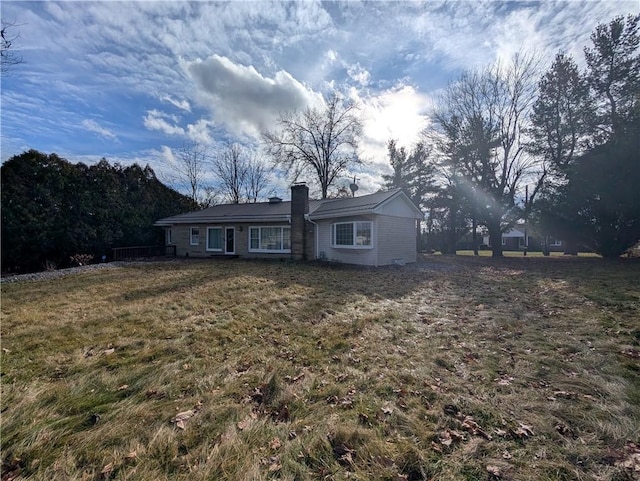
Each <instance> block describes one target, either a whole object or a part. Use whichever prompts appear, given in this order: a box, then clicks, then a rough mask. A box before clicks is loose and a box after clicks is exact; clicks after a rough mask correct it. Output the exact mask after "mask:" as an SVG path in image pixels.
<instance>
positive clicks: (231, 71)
mask: <svg viewBox="0 0 640 481" xmlns="http://www.w3.org/2000/svg"><path fill="white" fill-rule="evenodd" d="M184 68H185V70H186V72H187V73H188V75H189V76H190V78H191V79H192V80H193V82H194V84H195V86H196V88H197V90H198V95H197V98H198V99H199V102H200V103H201V104H202V105H204V106H206V107H208V108H209V109H211V111H212V113H213V116H214V118H215V120H216V121H217V122H218V123H221V124H224V125H225V126H227V127H228V128H229V129H230V130H231V131H233V132H234V133H235V134H237V135H242V134H244V135H248V136H252V137H258V136H259V134H260V132H262V131H264V130H267V129H271V128H273V127H274V122H275V120H276V119H277V117H278V116H279V115H280V114H282V113H285V112H289V111H295V110H301V109H304V108H305V107H307V106H309V105H317V104H318V103H319V102H321V101H322V97H321V95H320V94H318V93H315V92H313V91H312V90H310V89H309V88H307V87H306V86H305V85H303V84H302V83H300V82H299V81H297V80H296V79H295V78H293V77H292V76H291V75H290V74H289V73H288V72H286V71H284V70H279V71H278V72H276V73H275V75H274V76H273V78H269V77H265V76H263V75H261V74H260V73H259V72H258V71H257V70H256V69H255V68H254V67H253V66H248V67H247V66H244V65H240V64H237V63H234V62H233V61H231V60H230V59H228V58H226V57H222V56H220V55H212V56H211V57H209V58H207V59H206V60H200V59H198V60H194V61H191V62H188V61H186V62H184Z"/></svg>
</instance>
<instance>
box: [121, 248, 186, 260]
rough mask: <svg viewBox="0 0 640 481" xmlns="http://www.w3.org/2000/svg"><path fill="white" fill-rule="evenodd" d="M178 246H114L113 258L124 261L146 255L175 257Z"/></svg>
mask: <svg viewBox="0 0 640 481" xmlns="http://www.w3.org/2000/svg"><path fill="white" fill-rule="evenodd" d="M175 256H176V246H138V247H114V248H113V260H114V261H124V260H130V259H140V258H146V257H175Z"/></svg>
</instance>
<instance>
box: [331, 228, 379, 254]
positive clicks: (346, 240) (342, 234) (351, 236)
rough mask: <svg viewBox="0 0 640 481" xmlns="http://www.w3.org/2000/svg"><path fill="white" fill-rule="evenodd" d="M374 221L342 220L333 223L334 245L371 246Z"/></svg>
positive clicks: (332, 239) (332, 240) (332, 241)
mask: <svg viewBox="0 0 640 481" xmlns="http://www.w3.org/2000/svg"><path fill="white" fill-rule="evenodd" d="M372 225H373V224H372V222H340V223H337V224H332V225H331V244H332V245H333V246H334V247H351V248H355V249H357V248H371V247H373V245H372V242H371V231H372Z"/></svg>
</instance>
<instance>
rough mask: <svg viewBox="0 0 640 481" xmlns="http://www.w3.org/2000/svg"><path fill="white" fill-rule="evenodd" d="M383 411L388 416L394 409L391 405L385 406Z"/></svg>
mask: <svg viewBox="0 0 640 481" xmlns="http://www.w3.org/2000/svg"><path fill="white" fill-rule="evenodd" d="M382 412H383V413H385V414H386V415H387V416H389V415H391V414H393V409H392V408H390V407H383V408H382Z"/></svg>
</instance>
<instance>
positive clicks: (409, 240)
mask: <svg viewBox="0 0 640 481" xmlns="http://www.w3.org/2000/svg"><path fill="white" fill-rule="evenodd" d="M363 220H373V235H372V238H373V249H345V248H336V247H332V246H331V224H333V223H334V222H351V221H363ZM317 224H318V251H317V252H316V255H320V256H322V253H324V258H325V259H326V260H329V261H334V262H344V263H347V264H360V265H367V266H384V265H389V264H393V261H394V260H395V259H402V260H403V261H404V262H407V263H409V262H416V260H417V252H416V251H417V249H416V219H411V218H406V217H392V216H387V215H377V216H366V217H347V218H344V217H341V218H340V219H331V220H322V221H318V222H317Z"/></svg>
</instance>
